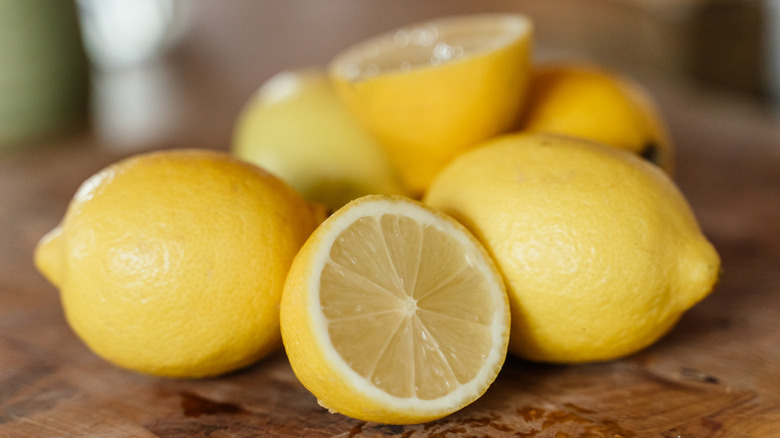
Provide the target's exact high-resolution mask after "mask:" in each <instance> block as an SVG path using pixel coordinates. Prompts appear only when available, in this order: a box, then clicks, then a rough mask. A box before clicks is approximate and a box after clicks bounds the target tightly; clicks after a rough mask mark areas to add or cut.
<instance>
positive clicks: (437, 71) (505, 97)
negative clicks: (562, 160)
mask: <svg viewBox="0 0 780 438" xmlns="http://www.w3.org/2000/svg"><path fill="white" fill-rule="evenodd" d="M532 33H533V26H532V22H531V20H530V19H529V18H528V17H525V16H523V15H516V14H480V15H465V16H454V17H446V18H440V19H437V20H433V21H427V22H424V23H418V24H414V25H410V26H407V27H403V28H400V29H397V30H393V31H391V32H388V33H385V34H383V35H379V36H377V37H374V38H371V39H368V40H366V41H363V42H361V43H358V44H356V45H354V46H352V47H349V48H347V49H346V50H344V51H343V52H341V53H339V54H337V55H336V56H335V57H334V59H333V60H332V62H331V64H330V66H329V69H328V71H329V74H330V77H331V79H332V80H333V83H334V85H335V87H336V91H337V93H338V95H339V96H340V97H341V99H342V100H343V101H344V102H345V103H346V105H347V107H348V108H350V109H351V110H352V111H353V113H354V114H355V116H356V117H357V118H358V119H359V120H361V121H362V122H363V123H364V125H365V126H366V127H367V128H368V130H369V131H370V132H371V133H373V134H374V136H375V137H376V138H377V139H378V140H379V141H380V142H381V143H382V144H383V145H384V146H385V148H386V149H387V151H388V154H389V157H390V159H391V160H392V161H393V162H394V164H395V166H396V167H397V168H398V171H399V173H400V175H401V177H402V179H403V180H404V182H405V183H406V185H407V186H408V188H409V189H410V190H412V191H413V192H415V193H421V192H422V191H424V190H425V188H426V187H427V186H428V184H429V183H430V181H431V180H432V179H433V177H434V176H435V175H436V173H438V171H439V170H440V169H441V168H442V167H443V166H444V165H445V164H446V163H447V162H449V161H450V160H451V159H452V158H454V157H455V156H456V155H458V154H459V153H460V152H462V151H463V150H464V149H467V148H468V147H470V146H472V145H474V144H475V143H477V142H479V141H481V140H485V139H487V138H489V137H492V136H494V135H496V134H499V133H502V132H505V131H508V130H510V129H512V128H513V127H514V126H515V124H516V123H517V120H518V118H519V116H520V113H521V111H522V108H523V105H524V101H525V95H526V89H527V87H528V83H529V80H530V79H529V78H530V70H531V68H530V62H531V45H532Z"/></svg>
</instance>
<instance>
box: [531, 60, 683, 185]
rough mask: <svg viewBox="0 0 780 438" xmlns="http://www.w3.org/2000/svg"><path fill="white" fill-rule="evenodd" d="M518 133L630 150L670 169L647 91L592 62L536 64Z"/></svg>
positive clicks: (669, 148) (668, 145) (667, 146)
mask: <svg viewBox="0 0 780 438" xmlns="http://www.w3.org/2000/svg"><path fill="white" fill-rule="evenodd" d="M520 131H522V132H531V133H534V132H539V133H553V134H563V135H571V136H574V137H580V138H584V139H587V140H593V141H598V142H601V143H604V144H607V145H610V146H613V147H616V148H620V149H626V150H629V151H632V152H634V153H635V154H637V155H639V156H642V157H644V158H646V159H647V160H649V161H651V162H653V163H655V164H657V165H659V166H661V168H663V169H665V170H666V171H667V172H670V173H671V172H672V171H673V169H674V148H673V145H672V142H671V139H670V137H669V134H668V132H667V128H666V124H665V122H664V120H663V117H662V116H661V112H660V110H659V109H658V107H657V105H656V103H655V101H654V100H653V98H652V96H651V95H650V93H649V92H648V90H647V89H646V88H645V87H644V86H643V85H642V84H640V83H638V82H637V81H635V80H634V79H632V78H630V77H629V76H627V75H624V74H620V73H617V72H614V71H610V70H608V69H606V68H604V67H600V66H596V65H589V64H585V63H563V62H559V63H542V64H539V65H536V66H535V67H534V70H533V75H532V80H531V86H530V92H529V97H528V104H527V106H526V108H525V111H524V114H523V117H522V121H521V123H520Z"/></svg>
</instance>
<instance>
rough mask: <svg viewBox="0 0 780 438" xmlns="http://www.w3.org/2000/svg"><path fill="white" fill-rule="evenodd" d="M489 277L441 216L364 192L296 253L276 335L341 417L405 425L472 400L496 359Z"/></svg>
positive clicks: (500, 291)
mask: <svg viewBox="0 0 780 438" xmlns="http://www.w3.org/2000/svg"><path fill="white" fill-rule="evenodd" d="M509 318H510V314H509V304H508V301H507V296H506V293H505V289H504V285H503V282H502V280H501V277H500V274H499V273H498V271H497V270H496V268H495V266H494V265H493V262H492V261H491V259H490V257H489V256H488V255H487V253H486V252H485V250H484V249H483V248H482V247H481V245H480V244H479V243H478V242H477V241H476V239H474V237H473V236H472V235H471V234H470V233H469V232H468V231H467V230H466V229H465V228H464V227H463V226H462V225H460V224H459V223H457V222H456V221H455V220H453V219H452V218H450V217H448V216H446V215H443V214H441V213H439V212H437V211H434V210H432V209H431V208H429V207H427V206H425V205H423V204H421V203H418V202H415V201H412V200H410V199H408V198H402V197H390V196H367V197H363V198H359V199H357V200H355V201H353V202H351V203H349V204H347V205H346V206H345V207H344V208H342V209H340V210H339V211H337V212H336V213H334V214H333V215H332V216H331V217H329V218H328V219H327V220H326V221H325V222H323V224H322V225H321V226H320V227H319V228H318V229H317V230H316V231H315V232H314V233H313V234H312V236H311V237H310V238H309V239H308V240H307V242H306V244H304V246H303V248H302V249H301V251H300V252H299V253H298V255H297V256H296V257H295V260H294V262H293V265H292V267H291V269H290V274H289V275H288V277H287V281H286V283H285V289H284V294H283V297H282V303H281V324H282V338H283V341H284V346H285V351H286V352H287V356H288V358H289V360H290V364H291V366H292V368H293V371H294V372H295V375H296V376H297V377H298V379H299V380H300V382H301V383H302V384H303V385H304V386H305V387H306V388H307V389H308V390H309V391H311V392H312V394H313V395H314V396H315V397H317V399H318V402H319V403H320V405H322V406H323V407H326V408H328V409H330V410H331V411H332V412H338V413H341V414H344V415H347V416H350V417H352V418H356V419H361V420H364V421H376V422H381V423H389V424H412V423H421V422H425V421H430V420H434V419H436V418H441V417H443V416H446V415H449V414H451V413H453V412H455V411H457V410H459V409H461V408H463V407H465V406H467V405H468V404H470V403H471V402H473V401H474V400H476V399H477V398H479V397H480V396H481V395H482V394H483V393H484V392H485V391H486V390H487V388H488V387H489V386H490V384H491V383H492V382H493V380H494V379H495V378H496V376H497V374H498V372H499V370H500V368H501V366H502V364H503V362H504V359H505V357H506V352H507V345H508V334H509V324H510V320H509Z"/></svg>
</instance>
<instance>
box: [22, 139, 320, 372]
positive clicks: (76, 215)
mask: <svg viewBox="0 0 780 438" xmlns="http://www.w3.org/2000/svg"><path fill="white" fill-rule="evenodd" d="M316 212H317V210H316V209H312V208H310V206H309V204H307V203H306V202H305V201H304V200H303V199H302V198H301V197H300V196H299V195H298V194H297V193H295V192H294V191H293V190H292V189H291V188H289V187H288V186H287V185H286V184H284V183H283V182H282V181H280V180H279V179H278V178H276V177H274V176H273V175H271V174H269V173H268V172H265V171H263V170H261V169H259V168H257V167H255V166H253V165H250V164H247V163H244V162H242V161H240V160H238V159H235V158H232V157H230V156H228V154H225V153H220V152H214V151H207V150H171V151H159V152H152V153H146V154H140V155H137V156H133V157H130V158H127V159H125V160H121V161H119V162H117V163H115V164H113V165H111V166H109V167H107V168H105V169H103V170H102V171H100V172H98V173H97V174H95V175H93V176H92V177H90V178H89V179H87V180H86V181H85V182H84V183H83V184H82V185H81V187H80V188H79V189H78V191H77V192H76V194H75V195H74V197H73V199H72V200H71V202H70V204H69V206H68V209H67V211H66V213H65V217H64V218H63V220H62V222H61V223H60V225H58V226H57V227H56V228H55V229H54V230H53V231H52V232H50V233H48V234H47V235H46V236H44V237H43V238H42V239H41V241H40V242H39V244H38V246H37V247H36V249H35V264H36V267H37V268H38V270H39V271H40V272H41V273H43V274H44V276H46V277H47V278H48V279H49V280H50V281H51V282H52V284H54V285H55V286H56V287H57V288H58V289H59V291H60V299H61V302H62V306H63V310H64V312H65V317H66V319H67V322H68V324H69V325H70V326H71V328H72V329H73V330H74V332H75V333H76V334H77V335H78V337H79V338H80V339H81V340H83V341H84V342H85V343H86V345H87V346H88V347H89V348H90V349H91V350H92V351H93V352H95V353H96V354H97V355H99V356H101V357H103V358H104V359H106V360H108V361H109V362H111V363H113V364H115V365H117V366H120V367H123V368H126V369H130V370H133V371H137V372H141V373H146V374H153V375H159V376H166V377H178V378H194V377H207V376H216V375H220V374H224V373H226V372H229V371H232V370H235V369H238V368H242V367H245V366H247V365H249V364H251V363H253V362H255V361H257V360H259V359H261V358H262V357H264V356H265V355H267V354H269V353H271V352H272V351H275V350H277V349H278V348H279V347H281V335H280V328H279V312H278V305H279V301H280V300H281V292H282V287H283V284H284V280H285V276H286V275H287V270H288V269H289V265H290V263H291V262H292V259H293V257H294V255H295V254H296V252H297V251H298V249H299V248H300V246H301V245H302V244H303V243H304V241H305V240H306V238H307V237H308V236H309V234H310V233H311V232H312V231H313V229H314V228H315V226H316V225H317V224H318V223H319V221H320V220H321V217H319V215H318V214H317V213H316Z"/></svg>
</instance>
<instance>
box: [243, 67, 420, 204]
mask: <svg viewBox="0 0 780 438" xmlns="http://www.w3.org/2000/svg"><path fill="white" fill-rule="evenodd" d="M231 151H232V153H233V154H234V155H235V156H237V157H239V158H241V159H243V160H246V161H248V162H250V163H254V164H256V165H258V166H260V167H262V168H264V169H266V170H268V171H269V172H271V173H273V174H274V175H276V176H278V177H279V178H281V179H282V180H283V181H285V182H286V183H287V184H289V185H290V186H291V187H292V188H293V189H295V190H296V191H297V192H298V193H300V194H301V195H302V196H303V197H304V198H305V199H306V200H308V201H310V202H317V203H320V204H323V205H325V206H327V207H328V208H329V209H330V210H331V211H335V210H337V209H339V208H341V207H342V206H343V205H344V204H346V203H347V202H349V201H351V200H353V199H356V198H359V197H361V196H364V195H369V194H397V195H402V194H405V191H404V189H403V188H402V186H401V183H400V181H399V179H398V177H397V176H396V172H395V170H394V168H393V166H392V165H391V164H390V161H389V159H388V157H387V155H386V153H385V151H384V149H382V147H381V146H380V144H379V142H378V141H377V140H376V139H374V138H373V137H372V136H371V135H370V134H369V133H368V132H367V131H366V129H365V128H364V127H363V126H362V125H361V124H360V123H359V122H358V121H357V120H356V119H355V117H353V116H352V114H350V113H349V111H348V110H347V108H346V107H345V106H344V104H343V103H342V102H341V101H340V100H339V99H338V97H337V96H336V93H335V91H334V89H333V87H332V86H331V83H330V81H329V79H328V78H327V77H326V75H325V72H324V71H323V70H322V69H319V68H309V69H299V70H288V71H283V72H280V73H278V74H276V75H274V76H273V77H272V78H270V79H268V80H267V81H266V82H264V83H263V85H262V86H261V87H260V88H259V89H258V91H257V92H256V93H255V95H254V96H252V98H251V99H249V101H248V102H247V103H246V104H245V105H244V107H243V108H242V110H241V113H240V114H239V117H238V119H237V120H236V125H235V130H234V133H233V142H232V146H231Z"/></svg>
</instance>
